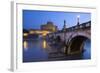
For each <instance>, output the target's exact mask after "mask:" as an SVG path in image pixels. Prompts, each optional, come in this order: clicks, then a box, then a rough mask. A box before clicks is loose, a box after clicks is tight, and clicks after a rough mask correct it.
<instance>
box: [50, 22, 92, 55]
mask: <svg viewBox="0 0 100 73" xmlns="http://www.w3.org/2000/svg"><path fill="white" fill-rule="evenodd" d="M51 36H53V37H57V36H60V38H61V40H62V41H63V42H65V43H66V45H67V48H66V53H67V54H76V53H81V52H82V51H83V47H84V41H85V40H87V39H89V40H91V21H88V22H85V23H82V24H80V25H76V26H72V27H70V28H66V29H65V30H60V31H57V32H55V33H50V34H48V37H51ZM58 43H59V42H58Z"/></svg>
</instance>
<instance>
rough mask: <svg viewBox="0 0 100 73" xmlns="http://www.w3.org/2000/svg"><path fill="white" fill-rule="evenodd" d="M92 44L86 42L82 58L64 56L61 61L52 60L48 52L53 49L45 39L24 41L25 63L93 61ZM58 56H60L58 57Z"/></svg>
mask: <svg viewBox="0 0 100 73" xmlns="http://www.w3.org/2000/svg"><path fill="white" fill-rule="evenodd" d="M90 43H91V42H90V41H89V40H86V41H85V42H84V52H83V54H82V55H81V57H78V58H76V57H73V56H71V57H69V56H68V57H69V58H67V56H62V57H61V59H56V58H53V59H50V58H49V56H50V55H49V54H48V51H50V50H51V47H50V46H49V45H48V42H47V41H46V40H45V39H34V40H32V39H31V40H29V39H28V40H24V41H23V62H39V61H49V60H51V61H54V60H77V59H82V60H84V59H91V44H90ZM57 56H58V55H57ZM62 58H63V59H62Z"/></svg>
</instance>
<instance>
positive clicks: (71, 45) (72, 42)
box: [67, 33, 91, 54]
mask: <svg viewBox="0 0 100 73" xmlns="http://www.w3.org/2000/svg"><path fill="white" fill-rule="evenodd" d="M87 39H88V40H91V36H90V35H89V34H87V33H74V34H73V35H71V36H70V37H69V41H68V50H67V53H68V54H75V53H81V52H82V51H83V49H84V42H85V41H86V40H87Z"/></svg>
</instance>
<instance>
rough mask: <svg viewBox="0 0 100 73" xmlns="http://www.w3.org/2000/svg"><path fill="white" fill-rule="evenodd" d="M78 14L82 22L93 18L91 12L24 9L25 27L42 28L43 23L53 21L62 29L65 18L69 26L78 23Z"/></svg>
mask: <svg viewBox="0 0 100 73" xmlns="http://www.w3.org/2000/svg"><path fill="white" fill-rule="evenodd" d="M77 16H80V23H84V22H87V21H90V20H91V13H82V12H81V13H80V12H58V11H39V10H23V28H24V29H40V25H41V24H46V23H47V22H48V21H52V22H53V23H54V25H56V26H58V29H62V27H63V25H64V20H66V26H67V27H71V26H74V25H76V24H77Z"/></svg>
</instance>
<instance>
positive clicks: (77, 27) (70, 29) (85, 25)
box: [66, 21, 91, 31]
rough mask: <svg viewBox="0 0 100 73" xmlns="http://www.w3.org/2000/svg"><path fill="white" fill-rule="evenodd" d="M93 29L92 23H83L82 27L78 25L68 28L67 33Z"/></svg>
mask: <svg viewBox="0 0 100 73" xmlns="http://www.w3.org/2000/svg"><path fill="white" fill-rule="evenodd" d="M90 27H91V21H89V22H86V23H82V24H80V25H76V26H73V27H70V28H66V31H74V30H78V29H86V28H90Z"/></svg>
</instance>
